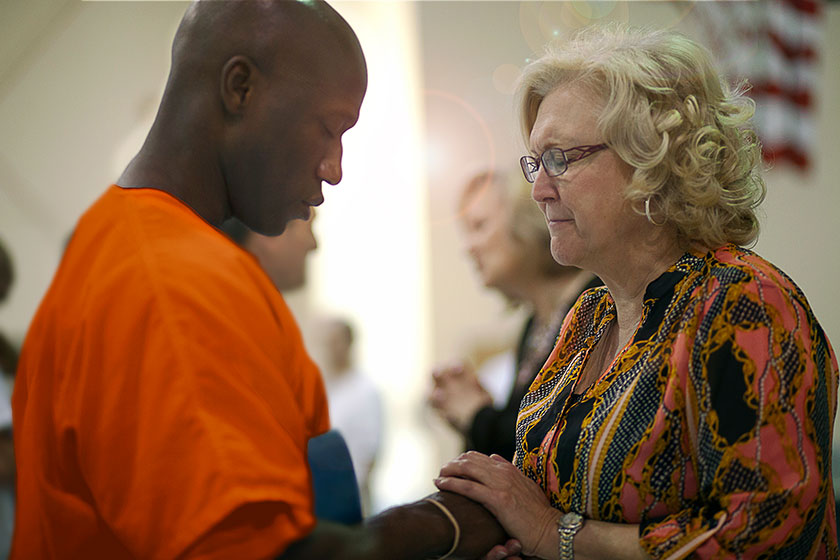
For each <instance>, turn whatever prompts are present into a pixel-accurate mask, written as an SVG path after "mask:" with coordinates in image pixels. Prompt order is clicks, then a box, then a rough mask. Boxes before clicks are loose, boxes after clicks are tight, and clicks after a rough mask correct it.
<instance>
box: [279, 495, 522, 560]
mask: <svg viewBox="0 0 840 560" xmlns="http://www.w3.org/2000/svg"><path fill="white" fill-rule="evenodd" d="M433 499H435V500H438V501H439V502H440V503H442V504H444V505H445V506H446V507H447V508H448V509H449V510H450V511H451V512H452V514H453V516H454V517H455V519H456V520H457V522H458V524H459V527H460V533H461V538H460V544H459V546H458V549H457V551H456V553H455V554H454V555H453V556H451V558H453V559H459V558H461V559H466V558H478V557H480V556H482V555H484V553H486V552H487V551H488V550H490V548H492V547H493V546H494V545H496V544H499V543H502V542H504V540H505V537H506V535H505V532H504V530H503V529H502V527H501V525H499V523H498V522H497V521H496V519H495V518H494V517H493V516H492V515H491V514H490V513H489V512H488V511H487V510H486V509H484V507H483V506H481V505H480V504H478V503H476V502H473V501H472V500H469V499H467V498H464V497H462V496H458V495H455V494H451V493H448V492H444V493H438V494H435V495H433ZM454 537H455V530H454V527H453V525H452V522H451V521H450V520H449V519H448V518H447V517H446V515H445V514H443V513H442V512H441V510H440V509H439V508H438V507H436V506H435V505H434V504H430V503H428V502H426V501H423V500H421V501H418V502H414V503H412V504H407V505H403V506H397V507H394V508H391V509H389V510H386V511H384V512H382V513H381V514H379V515H377V516H375V517H371V518H369V519H368V520H367V521H365V523H363V524H362V525H360V526H356V527H345V526H342V525H336V524H333V523H327V522H323V523H319V524H318V526H317V527H316V528H315V530H314V531H313V532H312V533H310V534H309V535H308V536H307V537H305V538H304V539H301V540H300V541H298V542H296V543H294V544H293V545H292V546H290V547H289V548H288V549H287V550H286V552H285V553H284V554H283V555H282V556H281V557H280V559H281V560H310V559H312V558H330V559H334V560H362V559H364V560H424V559H427V558H436V557H439V556H442V555H443V554H445V553H446V552H448V551H449V549H450V548H451V546H452V543H453V539H454Z"/></svg>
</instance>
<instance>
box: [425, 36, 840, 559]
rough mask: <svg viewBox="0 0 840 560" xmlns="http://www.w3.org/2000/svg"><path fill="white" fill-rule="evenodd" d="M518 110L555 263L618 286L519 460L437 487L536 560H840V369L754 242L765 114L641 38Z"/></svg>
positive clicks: (685, 58)
mask: <svg viewBox="0 0 840 560" xmlns="http://www.w3.org/2000/svg"><path fill="white" fill-rule="evenodd" d="M518 99H519V110H520V122H521V125H522V130H523V136H524V138H525V141H526V145H527V148H528V155H526V156H524V157H523V158H522V160H521V164H522V169H523V173H524V175H525V176H526V178H527V179H528V180H529V181H530V182H533V197H534V199H535V200H536V201H537V202H538V203H539V206H540V208H541V209H542V211H543V213H544V214H545V219H546V221H547V223H548V227H549V231H550V232H551V252H552V254H553V255H554V258H555V259H556V260H557V261H558V262H560V263H562V264H565V265H574V266H579V267H581V268H583V269H585V270H590V271H592V272H593V273H595V274H597V275H598V276H599V277H600V278H601V279H602V280H603V281H604V284H605V287H603V288H596V289H594V290H590V291H589V292H587V293H586V294H584V295H583V296H582V297H581V298H580V300H578V302H577V304H576V305H575V307H574V308H573V310H572V312H571V313H570V314H569V316H568V317H567V318H566V320H565V322H564V325H563V329H562V331H561V333H560V337H559V340H558V342H557V345H556V347H555V348H554V350H553V351H552V353H551V356H550V358H549V359H548V361H547V363H546V365H545V367H544V368H543V369H542V371H541V372H540V373H539V375H538V376H537V379H536V380H535V381H534V383H533V384H532V385H531V387H530V389H529V391H528V393H527V394H526V396H525V398H524V399H523V400H522V405H521V407H520V412H519V417H518V420H517V428H516V434H517V436H516V437H517V439H516V454H515V458H514V463H513V464H511V463H510V462H508V461H506V460H505V459H503V458H502V457H499V456H498V455H494V456H490V457H488V456H487V455H484V454H481V453H477V452H469V453H466V454H464V455H462V456H461V457H459V458H458V459H456V460H454V461H452V462H450V463H449V464H447V465H446V466H444V468H443V469H441V473H440V478H439V479H438V480H437V485H438V487H439V488H441V489H447V490H452V491H455V492H461V493H463V494H464V495H465V496H468V497H471V498H473V499H475V500H477V501H479V502H481V503H483V504H484V505H485V506H487V508H488V509H490V510H491V511H492V512H493V513H494V514H495V515H496V516H497V517H498V519H499V520H500V521H501V522H502V524H503V525H504V527H505V528H506V529H507V531H508V532H509V534H511V535H512V536H514V537H515V538H517V539H519V540H520V541H521V544H522V548H523V550H522V553H523V554H524V555H527V556H535V557H538V558H546V559H555V558H560V559H562V560H568V559H571V558H577V559H579V560H580V559H585V558H611V559H642V558H687V557H689V556H690V557H692V558H785V559H800V558H803V559H804V558H808V559H814V558H820V559H826V558H828V559H836V558H838V556H840V552H838V547H837V532H836V519H835V507H834V494H833V490H832V476H831V463H832V446H831V441H832V426H833V423H834V418H835V413H836V408H837V386H838V365H837V359H836V356H835V354H834V351H833V350H832V348H831V345H830V343H829V341H828V339H827V337H826V335H825V332H824V331H823V329H822V328H821V327H820V324H819V322H818V321H817V318H816V316H815V315H814V312H813V311H812V310H811V308H810V305H809V304H808V301H807V299H806V297H805V295H804V294H803V292H802V291H801V290H800V289H799V288H798V287H797V285H796V284H795V283H794V282H793V280H791V278H789V277H788V276H787V275H786V274H785V273H783V272H782V271H780V270H779V269H778V268H777V267H776V266H774V265H773V264H771V263H769V262H768V261H766V260H765V259H763V258H762V257H760V256H759V255H757V254H755V253H754V252H752V251H750V250H749V249H746V248H745V247H744V246H745V245H750V244H752V243H753V242H754V241H755V240H756V238H757V235H758V232H759V221H758V218H757V216H756V211H755V209H756V207H757V206H758V204H760V202H761V201H762V200H763V198H764V193H765V186H764V182H763V180H762V179H761V176H760V174H759V173H760V169H759V165H760V162H761V152H760V146H759V144H758V141H757V138H756V135H755V133H754V132H753V131H752V129H751V127H750V119H751V117H752V115H753V112H754V104H753V103H752V102H751V101H750V100H749V99H748V98H746V97H745V96H744V94H743V91H742V90H737V89H733V88H732V87H731V86H730V85H729V84H728V83H727V82H726V81H725V80H724V79H723V78H722V77H721V76H720V75H719V74H718V72H717V71H716V70H715V68H714V66H713V65H712V62H711V55H710V54H709V53H708V51H707V50H706V49H704V48H703V47H701V46H700V45H698V44H697V43H695V42H693V41H691V40H690V39H688V38H686V37H684V36H682V35H680V34H678V33H676V32H673V31H652V30H645V29H634V28H629V27H627V26H623V25H615V26H591V27H589V28H586V29H584V30H583V31H581V32H579V33H578V34H577V35H576V36H575V37H574V38H573V39H571V40H568V41H564V42H562V43H558V44H555V45H553V46H552V47H550V48H549V49H548V51H547V53H546V54H545V55H544V56H542V57H541V58H539V59H538V60H536V61H535V62H533V63H531V64H530V65H529V66H527V67H526V68H525V70H524V71H523V75H522V78H521V84H520V87H519V94H518ZM806 241H807V240H806ZM497 554H499V555H500V556H504V555H506V554H507V551H505V550H502V549H501V548H500V549H497V550H494V551H493V552H492V553H491V558H496V557H499V556H496V555H497Z"/></svg>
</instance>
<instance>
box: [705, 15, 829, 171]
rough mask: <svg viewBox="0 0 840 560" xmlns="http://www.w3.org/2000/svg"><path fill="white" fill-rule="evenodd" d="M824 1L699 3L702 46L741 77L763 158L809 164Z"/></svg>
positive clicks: (803, 166) (729, 71)
mask: <svg viewBox="0 0 840 560" xmlns="http://www.w3.org/2000/svg"><path fill="white" fill-rule="evenodd" d="M823 12H824V6H823V2H822V0H758V1H748V2H698V3H697V4H695V14H696V15H697V16H698V17H699V19H700V22H701V24H702V26H703V28H704V29H705V31H706V34H707V44H708V45H709V46H710V47H711V48H712V50H713V52H714V53H715V54H716V56H717V57H718V59H719V62H720V64H721V65H722V67H723V69H724V71H725V72H726V74H727V75H728V76H729V77H730V78H735V79H737V80H738V81H740V80H744V79H745V80H746V81H747V82H748V84H749V88H750V89H749V91H748V95H749V96H750V97H752V98H753V99H754V100H755V104H756V114H755V118H754V120H753V123H754V126H755V129H756V132H757V133H758V135H759V138H760V139H761V142H762V145H763V153H764V159H765V161H767V162H769V163H771V164H775V165H779V164H784V163H788V164H792V165H794V166H795V167H797V168H799V169H801V170H803V171H805V170H807V169H809V167H810V165H811V163H812V162H811V158H812V154H813V148H814V144H815V138H816V123H815V117H814V105H815V99H814V92H815V91H816V88H817V63H818V51H819V45H820V42H821V34H822V27H821V16H822V14H823Z"/></svg>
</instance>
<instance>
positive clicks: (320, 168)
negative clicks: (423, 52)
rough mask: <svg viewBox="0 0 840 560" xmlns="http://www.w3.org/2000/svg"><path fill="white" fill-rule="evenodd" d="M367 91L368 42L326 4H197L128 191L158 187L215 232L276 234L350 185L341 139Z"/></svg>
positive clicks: (257, 0) (210, 0)
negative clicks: (225, 225) (324, 187)
mask: <svg viewBox="0 0 840 560" xmlns="http://www.w3.org/2000/svg"><path fill="white" fill-rule="evenodd" d="M366 88H367V68H366V66H365V58H364V54H363V53H362V48H361V45H360V44H359V40H358V39H357V37H356V35H355V33H354V32H353V30H352V29H351V27H350V25H349V24H348V23H347V22H346V21H345V20H344V19H343V18H342V17H341V16H340V15H339V14H338V12H336V11H335V10H334V9H333V8H332V7H330V6H329V5H328V4H327V3H325V2H323V1H321V0H305V1H293V0H275V1H271V0H202V1H198V2H194V3H193V4H191V5H190V6H189V8H188V9H187V11H186V13H185V14H184V17H183V19H182V21H181V25H180V26H179V27H178V31H177V32H176V34H175V39H174V41H173V45H172V68H171V70H170V73H169V80H168V81H167V84H166V89H165V91H164V95H163V100H162V101H161V105H160V109H159V110H158V114H157V117H156V119H155V123H154V125H153V126H152V130H151V131H150V133H149V137H148V138H147V140H146V144H144V146H143V148H142V149H141V151H140V153H139V154H138V156H137V157H136V158H135V160H134V161H132V163H131V164H129V167H128V168H127V169H126V171H125V173H123V176H122V177H120V180H119V184H121V185H123V186H152V187H156V188H159V189H161V190H165V191H168V192H170V193H171V194H173V195H174V196H176V197H177V198H179V199H181V200H182V201H184V202H185V203H187V204H188V205H190V206H191V207H192V208H193V209H194V210H195V211H196V212H197V213H198V214H199V215H201V216H202V217H203V218H204V219H205V220H206V221H208V222H210V223H211V224H214V225H216V226H219V225H221V223H222V222H223V221H224V220H225V219H226V218H228V217H230V216H235V217H237V218H239V219H240V220H241V221H242V222H243V223H245V224H246V225H247V226H248V227H249V228H251V229H252V230H254V231H256V232H258V233H263V234H267V235H276V234H279V233H281V232H282V231H283V229H284V228H285V224H286V223H287V222H288V221H289V220H292V219H295V218H306V217H307V216H308V214H309V212H310V207H312V206H317V205H319V204H320V203H321V202H322V201H323V194H322V193H321V183H322V182H327V183H330V184H336V183H338V182H339V181H340V180H341V176H342V169H341V158H342V152H343V147H342V142H341V140H342V135H343V134H344V132H346V131H347V130H348V129H349V128H351V127H352V126H353V125H355V123H356V120H357V119H358V116H359V110H360V107H361V103H362V99H363V98H364V94H365V90H366Z"/></svg>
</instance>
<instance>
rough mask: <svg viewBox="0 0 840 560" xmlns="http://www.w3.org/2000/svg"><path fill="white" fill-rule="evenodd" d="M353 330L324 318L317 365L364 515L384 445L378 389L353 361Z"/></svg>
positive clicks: (335, 319) (341, 321)
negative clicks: (356, 485)
mask: <svg viewBox="0 0 840 560" xmlns="http://www.w3.org/2000/svg"><path fill="white" fill-rule="evenodd" d="M353 338H354V334H353V327H352V326H351V325H350V323H349V322H348V321H347V320H345V319H342V318H339V317H329V318H325V319H324V320H323V322H322V323H321V325H320V329H319V337H318V341H317V342H318V346H319V348H318V351H317V352H316V353H315V355H316V361H317V362H318V365H319V366H320V367H321V373H322V374H323V376H324V382H325V384H326V387H327V400H328V401H329V406H330V423H331V425H332V427H333V429H335V430H338V431H339V432H340V433H341V434H342V435H343V436H344V440H345V441H346V443H347V447H348V449H349V451H350V458H351V459H352V460H353V468H354V470H355V472H356V480H357V481H358V484H359V493H360V494H361V499H362V512H363V513H364V514H365V515H368V514H370V513H371V490H370V475H371V472H372V470H373V467H374V465H375V463H376V457H377V455H378V454H379V449H380V447H381V443H382V400H381V398H380V394H379V389H378V388H377V387H376V385H375V384H374V383H373V381H371V380H370V378H369V377H367V376H366V375H365V374H364V373H363V372H362V371H361V370H360V369H359V368H358V367H356V366H355V360H354V358H353Z"/></svg>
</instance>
